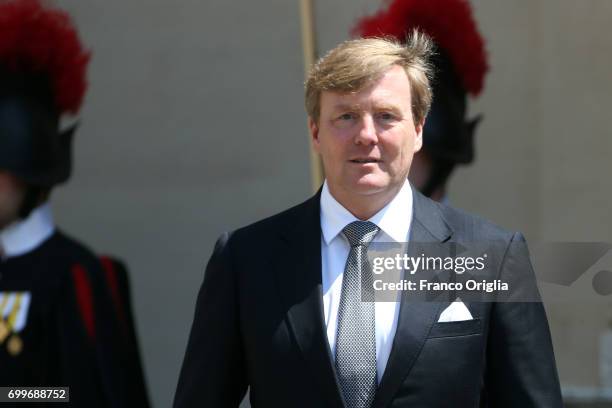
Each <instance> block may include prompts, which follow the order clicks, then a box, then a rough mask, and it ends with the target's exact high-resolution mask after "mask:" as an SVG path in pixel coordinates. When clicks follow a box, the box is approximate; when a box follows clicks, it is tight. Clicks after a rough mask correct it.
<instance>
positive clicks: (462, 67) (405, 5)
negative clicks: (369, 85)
mask: <svg viewBox="0 0 612 408" xmlns="http://www.w3.org/2000/svg"><path fill="white" fill-rule="evenodd" d="M414 28H418V29H420V30H421V31H423V32H425V33H426V34H428V35H429V36H430V37H432V38H433V40H434V41H435V42H436V44H438V46H439V47H440V48H442V49H443V50H444V51H445V52H446V53H447V54H448V56H449V58H450V59H451V61H452V63H453V66H454V67H455V70H456V72H457V74H458V75H459V77H460V78H461V81H462V83H463V86H464V88H465V89H466V90H467V91H468V92H469V93H470V94H472V95H473V96H476V95H478V94H479V93H480V92H481V91H482V88H483V86H484V77H485V75H486V73H487V71H488V69H489V66H488V63H487V53H486V51H485V45H484V39H483V38H482V36H481V35H480V33H479V32H478V29H477V28H476V23H475V21H474V18H473V16H472V9H471V8H470V5H469V3H468V2H467V0H394V1H392V2H391V3H390V4H389V7H388V8H387V10H380V11H379V12H378V13H376V14H374V15H372V16H368V17H364V18H362V19H361V20H359V21H358V22H357V24H356V26H355V27H354V28H353V30H352V34H353V35H355V36H362V37H375V36H392V37H395V38H397V39H399V40H400V41H402V40H403V39H404V38H405V37H406V34H407V33H409V32H410V31H411V30H412V29H414Z"/></svg>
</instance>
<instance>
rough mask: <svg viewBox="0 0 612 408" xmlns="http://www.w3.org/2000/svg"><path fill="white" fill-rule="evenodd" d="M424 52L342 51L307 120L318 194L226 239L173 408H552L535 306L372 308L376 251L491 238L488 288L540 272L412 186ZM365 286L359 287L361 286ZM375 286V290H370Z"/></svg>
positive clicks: (321, 79)
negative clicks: (385, 246) (320, 173)
mask: <svg viewBox="0 0 612 408" xmlns="http://www.w3.org/2000/svg"><path fill="white" fill-rule="evenodd" d="M430 53H431V42H430V40H429V39H428V38H427V37H426V36H424V35H422V34H419V33H418V32H414V33H413V35H412V36H411V38H410V39H409V40H408V41H407V43H406V44H405V45H403V44H399V43H395V42H391V41H388V40H383V39H361V40H354V41H348V42H345V43H343V44H341V45H339V46H338V47H336V48H335V49H334V50H332V51H331V52H330V53H328V54H327V55H326V56H325V57H323V58H322V59H321V60H320V61H319V62H318V63H317V64H316V65H315V66H314V67H313V69H312V71H311V73H310V76H309V79H308V81H307V84H306V108H307V111H308V115H309V128H310V133H311V137H312V143H313V146H314V148H315V150H316V151H317V152H318V153H319V154H320V155H321V158H322V161H323V165H324V168H325V172H326V181H325V183H324V185H323V186H322V188H321V189H320V190H319V192H318V193H317V194H316V195H315V196H314V197H312V198H311V199H309V200H308V201H306V202H304V203H302V204H300V205H298V206H296V207H294V208H291V209H289V210H287V211H285V212H282V213H280V214H277V215H275V216H273V217H270V218H268V219H265V220H263V221H260V222H257V223H255V224H252V225H250V226H247V227H245V228H241V229H239V230H237V231H235V232H233V233H231V234H227V233H226V234H224V235H222V236H221V238H220V239H219V240H218V242H217V245H216V247H215V250H214V253H213V255H212V257H211V259H210V261H209V264H208V267H207V269H206V274H205V278H204V283H203V285H202V288H201V291H200V294H199V296H198V301H197V306H196V314H195V320H194V323H193V327H192V331H191V336H190V340H189V344H188V346H187V352H186V355H185V360H184V363H183V368H182V371H181V376H180V379H179V383H178V388H177V392H176V396H175V402H174V406H175V408H186V407H236V406H238V405H239V404H240V401H241V400H242V398H243V396H244V394H245V392H246V389H247V387H250V400H251V404H252V406H253V407H309V408H311V407H338V408H340V407H348V408H354V407H364V408H365V407H368V408H369V407H380V408H382V407H428V408H431V407H451V406H452V407H479V406H490V407H521V408H522V407H561V406H562V403H561V396H560V388H559V382H558V376H557V372H556V368H555V361H554V355H553V350H552V344H551V340H550V334H549V329H548V324H547V320H546V315H545V312H544V309H543V307H542V304H541V303H540V302H498V303H494V302H466V303H463V302H461V301H459V300H457V299H455V300H456V301H453V302H449V301H437V302H431V301H429V302H428V301H421V302H419V301H410V300H409V294H408V292H407V291H404V292H402V293H401V294H400V298H398V299H397V301H394V302H374V301H373V300H374V299H373V298H371V297H369V296H370V294H371V293H372V291H371V290H365V291H362V290H361V289H362V288H366V289H367V288H368V285H371V283H372V280H373V276H372V269H371V267H370V263H369V262H368V258H367V252H368V248H369V246H370V243H372V242H396V243H403V242H408V243H409V244H411V245H412V244H413V243H432V244H442V243H448V242H454V243H459V244H460V243H469V242H475V241H478V242H482V241H490V242H495V243H497V244H496V245H501V246H502V247H503V250H501V251H497V252H499V253H498V254H493V256H491V259H490V261H489V265H488V266H489V267H488V268H487V273H490V274H493V276H487V277H488V278H499V279H504V278H505V276H507V275H510V274H513V275H516V274H517V269H518V273H519V274H524V275H525V277H526V278H527V279H528V280H529V279H531V278H532V275H533V271H532V270H531V267H530V266H529V262H528V260H527V259H526V257H527V256H528V255H527V254H526V253H525V252H524V251H516V250H512V248H511V246H512V245H513V244H515V243H520V242H522V236H521V235H520V234H512V233H509V232H506V231H503V230H502V229H500V228H498V227H495V226H493V225H492V224H490V223H488V222H486V221H483V220H481V219H479V218H477V217H474V216H469V215H466V214H464V213H461V212H459V211H457V210H454V209H452V208H450V207H446V206H444V205H442V204H437V203H434V202H433V201H431V200H429V199H427V198H425V197H424V196H422V195H421V194H420V193H418V192H416V191H415V190H414V189H412V188H411V186H410V185H409V183H408V182H407V175H408V171H409V169H410V164H411V160H412V157H413V155H414V153H415V152H417V151H418V150H419V149H420V148H421V146H422V131H423V125H424V121H425V117H426V115H427V111H428V109H429V106H430V103H431V98H432V95H431V90H430V87H429V80H430V78H429V77H430V68H429V64H428V58H429V55H430ZM364 283H365V284H366V286H363V285H364ZM370 287H371V286H370Z"/></svg>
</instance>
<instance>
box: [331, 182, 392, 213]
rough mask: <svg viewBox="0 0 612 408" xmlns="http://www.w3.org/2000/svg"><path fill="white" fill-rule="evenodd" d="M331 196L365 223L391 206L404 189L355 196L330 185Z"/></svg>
mask: <svg viewBox="0 0 612 408" xmlns="http://www.w3.org/2000/svg"><path fill="white" fill-rule="evenodd" d="M328 187H329V192H330V194H331V195H332V196H333V197H334V199H336V201H338V203H340V205H342V206H343V207H344V208H346V209H347V210H348V211H349V212H350V213H351V214H353V215H354V216H355V217H356V218H358V219H360V220H362V221H365V220H368V219H370V218H372V217H373V216H374V215H375V214H376V213H378V212H379V211H380V210H382V209H383V208H384V207H385V206H386V205H387V204H389V203H390V202H391V201H392V200H393V198H395V196H396V195H397V194H398V193H399V191H400V190H401V189H402V185H399V186H397V187H396V188H393V189H390V190H388V191H383V192H380V193H374V194H369V195H355V194H354V193H353V194H351V193H350V192H345V191H344V190H342V189H338V190H336V189H335V188H333V187H332V186H330V185H328Z"/></svg>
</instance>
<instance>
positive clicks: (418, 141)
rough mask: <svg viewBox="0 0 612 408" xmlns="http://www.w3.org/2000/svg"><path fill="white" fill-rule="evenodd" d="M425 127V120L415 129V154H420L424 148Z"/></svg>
mask: <svg viewBox="0 0 612 408" xmlns="http://www.w3.org/2000/svg"><path fill="white" fill-rule="evenodd" d="M424 127H425V119H423V120H422V121H421V122H420V123H417V124H416V125H415V127H414V130H415V131H416V137H415V138H414V152H415V153H416V152H418V151H419V150H421V148H422V147H423V128H424Z"/></svg>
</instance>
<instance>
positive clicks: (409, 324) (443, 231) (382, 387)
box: [374, 189, 452, 408]
mask: <svg viewBox="0 0 612 408" xmlns="http://www.w3.org/2000/svg"><path fill="white" fill-rule="evenodd" d="M412 194H413V218H412V225H411V231H410V239H409V248H410V249H409V252H411V251H412V250H413V248H414V245H415V244H419V243H430V242H431V243H442V242H446V241H448V239H449V238H450V236H451V235H452V230H451V229H450V228H449V227H448V226H447V225H446V223H445V222H444V219H443V218H442V215H441V214H440V211H439V209H438V207H437V206H436V204H434V203H433V202H432V201H430V200H429V199H427V198H425V197H424V196H423V195H421V194H420V193H419V192H417V191H416V190H414V189H413V190H412ZM407 296H409V293H408V292H407V291H404V292H403V293H402V302H401V305H400V312H399V317H398V321H397V329H396V332H395V337H394V339H393V345H392V348H391V353H390V355H389V360H388V361H387V367H386V369H385V373H384V375H383V378H382V380H381V382H380V384H379V387H378V390H377V393H376V399H375V401H374V407H375V408H382V407H386V406H388V405H389V403H390V401H391V400H392V399H393V397H394V395H395V394H396V393H397V391H398V389H399V388H400V386H401V384H402V382H403V381H404V379H405V378H406V376H407V375H408V374H409V372H410V370H411V368H412V366H413V365H414V362H415V361H416V359H417V357H418V356H419V353H420V352H421V349H422V347H423V345H424V344H425V340H426V339H427V336H428V334H429V330H430V329H431V327H432V325H433V324H434V323H435V322H436V317H437V316H438V314H439V313H440V309H441V307H442V306H443V305H444V303H442V302H425V301H406V297H407Z"/></svg>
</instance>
